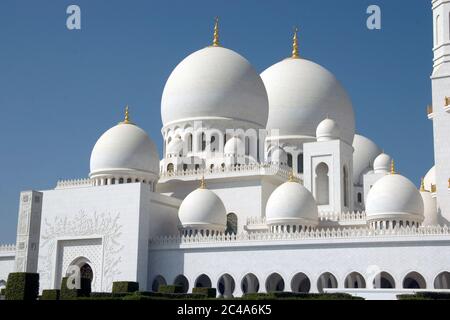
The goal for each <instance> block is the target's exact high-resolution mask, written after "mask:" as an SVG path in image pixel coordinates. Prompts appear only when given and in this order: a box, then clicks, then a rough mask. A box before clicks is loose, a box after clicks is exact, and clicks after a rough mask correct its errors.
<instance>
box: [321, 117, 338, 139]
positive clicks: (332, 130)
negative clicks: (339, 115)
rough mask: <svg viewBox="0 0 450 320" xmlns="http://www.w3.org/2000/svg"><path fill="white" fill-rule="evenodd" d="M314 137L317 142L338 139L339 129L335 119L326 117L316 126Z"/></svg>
mask: <svg viewBox="0 0 450 320" xmlns="http://www.w3.org/2000/svg"><path fill="white" fill-rule="evenodd" d="M316 137H317V141H319V142H320V141H330V140H336V139H340V137H341V130H340V129H339V126H338V124H337V123H336V121H334V120H333V119H328V118H327V119H325V120H323V121H322V122H321V123H319V125H318V126H317V129H316Z"/></svg>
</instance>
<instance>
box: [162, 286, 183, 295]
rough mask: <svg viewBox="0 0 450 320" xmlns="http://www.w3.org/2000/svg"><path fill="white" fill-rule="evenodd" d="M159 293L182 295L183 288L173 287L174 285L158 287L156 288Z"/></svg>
mask: <svg viewBox="0 0 450 320" xmlns="http://www.w3.org/2000/svg"><path fill="white" fill-rule="evenodd" d="M158 292H159V293H183V287H182V286H175V285H170V286H167V285H160V286H159V288H158Z"/></svg>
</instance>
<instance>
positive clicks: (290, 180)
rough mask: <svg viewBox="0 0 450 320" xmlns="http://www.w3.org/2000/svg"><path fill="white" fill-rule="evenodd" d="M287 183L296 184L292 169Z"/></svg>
mask: <svg viewBox="0 0 450 320" xmlns="http://www.w3.org/2000/svg"><path fill="white" fill-rule="evenodd" d="M288 182H297V179H296V178H295V175H294V169H292V170H291V171H290V172H289V178H288Z"/></svg>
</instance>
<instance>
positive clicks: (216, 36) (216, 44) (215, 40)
mask: <svg viewBox="0 0 450 320" xmlns="http://www.w3.org/2000/svg"><path fill="white" fill-rule="evenodd" d="M212 46H213V47H220V44H219V17H216V19H215V22H214V37H213V44H212Z"/></svg>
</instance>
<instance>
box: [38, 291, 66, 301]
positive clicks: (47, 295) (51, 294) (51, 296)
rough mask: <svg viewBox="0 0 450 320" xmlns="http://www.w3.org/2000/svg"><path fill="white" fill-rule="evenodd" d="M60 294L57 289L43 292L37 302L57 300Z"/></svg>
mask: <svg viewBox="0 0 450 320" xmlns="http://www.w3.org/2000/svg"><path fill="white" fill-rule="evenodd" d="M60 292H61V291H60V290H58V289H52V290H43V291H42V296H41V298H40V299H39V300H59V296H60Z"/></svg>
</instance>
